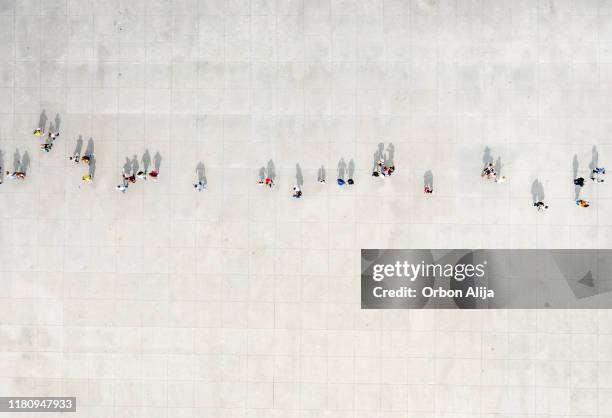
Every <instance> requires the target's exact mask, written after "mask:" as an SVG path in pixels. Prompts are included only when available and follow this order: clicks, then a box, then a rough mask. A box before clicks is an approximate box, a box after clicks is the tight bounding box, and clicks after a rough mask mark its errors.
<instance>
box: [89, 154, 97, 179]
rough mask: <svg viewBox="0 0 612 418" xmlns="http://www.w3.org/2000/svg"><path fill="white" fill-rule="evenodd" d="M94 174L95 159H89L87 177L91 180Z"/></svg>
mask: <svg viewBox="0 0 612 418" xmlns="http://www.w3.org/2000/svg"><path fill="white" fill-rule="evenodd" d="M95 174H96V158H95V157H91V159H90V160H89V175H90V176H91V178H93V177H94V175H95Z"/></svg>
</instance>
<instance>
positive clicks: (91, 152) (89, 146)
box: [85, 138, 95, 156]
mask: <svg viewBox="0 0 612 418" xmlns="http://www.w3.org/2000/svg"><path fill="white" fill-rule="evenodd" d="M94 151H95V146H94V140H93V138H89V140H88V141H87V148H86V149H85V155H90V156H91V155H94Z"/></svg>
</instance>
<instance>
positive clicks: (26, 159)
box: [19, 151, 30, 174]
mask: <svg viewBox="0 0 612 418" xmlns="http://www.w3.org/2000/svg"><path fill="white" fill-rule="evenodd" d="M29 168H30V154H28V152H27V151H25V152H24V153H23V157H21V167H20V168H19V171H21V172H22V173H26V174H27V172H28V169H29Z"/></svg>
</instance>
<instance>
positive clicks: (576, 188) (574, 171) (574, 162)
mask: <svg viewBox="0 0 612 418" xmlns="http://www.w3.org/2000/svg"><path fill="white" fill-rule="evenodd" d="M591 164H592V162H591ZM579 166H580V164H579V163H578V155H576V154H574V158H573V159H572V174H573V176H574V177H572V178H573V179H574V180H575V179H577V178H578V168H579ZM580 189H581V187H580V186H578V185H577V184H574V200H578V198H580Z"/></svg>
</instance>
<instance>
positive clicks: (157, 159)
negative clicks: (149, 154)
mask: <svg viewBox="0 0 612 418" xmlns="http://www.w3.org/2000/svg"><path fill="white" fill-rule="evenodd" d="M161 162H162V156H161V154H160V153H159V151H158V152H156V153H155V157H153V164H154V167H155V171H157V172H158V173H159V168H160V167H161Z"/></svg>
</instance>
